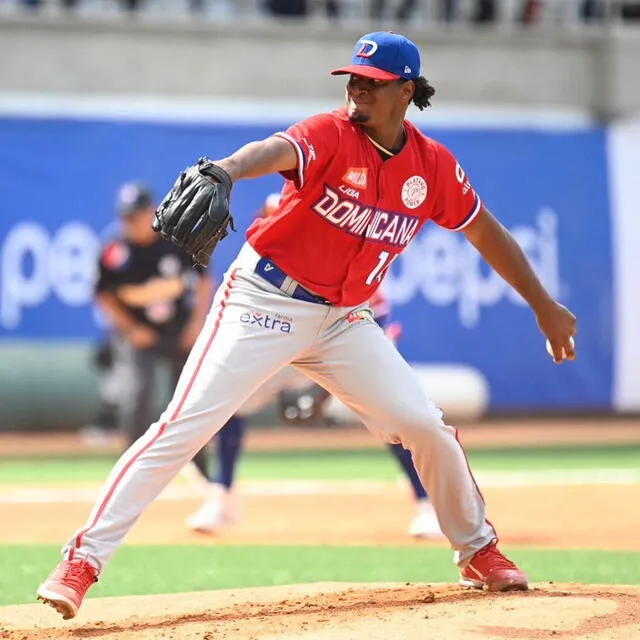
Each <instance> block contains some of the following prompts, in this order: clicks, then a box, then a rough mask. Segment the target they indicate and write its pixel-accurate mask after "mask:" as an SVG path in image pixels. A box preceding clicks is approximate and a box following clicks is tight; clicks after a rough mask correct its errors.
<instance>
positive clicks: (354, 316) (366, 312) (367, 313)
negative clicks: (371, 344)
mask: <svg viewBox="0 0 640 640" xmlns="http://www.w3.org/2000/svg"><path fill="white" fill-rule="evenodd" d="M361 320H371V321H372V322H373V313H372V312H371V309H358V311H349V313H347V322H348V323H349V324H353V323H354V322H360V321H361Z"/></svg>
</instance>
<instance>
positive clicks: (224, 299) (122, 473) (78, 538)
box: [69, 269, 238, 560]
mask: <svg viewBox="0 0 640 640" xmlns="http://www.w3.org/2000/svg"><path fill="white" fill-rule="evenodd" d="M237 271H238V269H235V270H234V271H233V272H232V273H231V276H230V277H229V281H228V282H227V284H226V286H225V290H224V293H223V295H222V300H221V301H220V311H219V312H218V317H217V318H216V321H215V324H214V325H213V331H212V332H211V335H210V336H209V339H208V340H207V344H206V345H205V347H204V349H203V350H202V354H201V355H200V359H199V360H198V364H197V365H196V368H195V369H194V371H193V374H192V375H191V378H190V380H189V383H188V384H187V388H186V389H185V390H184V393H183V394H182V397H181V398H180V402H178V406H177V407H176V408H175V410H174V412H173V413H172V414H171V417H170V418H169V420H168V421H167V422H164V423H163V424H162V425H161V426H160V428H159V429H158V433H156V435H155V436H153V438H151V440H150V441H149V442H147V444H146V445H145V446H144V447H142V449H140V451H138V453H136V454H135V455H134V456H133V457H132V458H131V460H129V462H127V464H126V465H125V466H124V467H123V468H122V471H120V473H119V474H118V476H117V477H116V479H115V481H114V483H113V485H112V486H111V488H110V489H109V491H108V492H107V495H106V496H105V498H104V500H103V501H102V504H101V505H100V508H99V509H98V511H97V513H96V515H95V517H94V519H93V520H92V521H91V524H90V525H89V526H88V527H85V528H84V529H83V530H82V531H80V532H79V533H78V535H77V536H76V543H75V547H74V548H73V549H72V550H71V551H70V553H69V560H73V554H74V551H75V550H76V549H79V548H80V545H81V543H82V538H83V536H84V535H85V534H86V533H87V532H88V531H90V530H91V529H93V527H95V526H96V524H97V522H98V520H99V519H100V517H101V516H102V514H103V513H104V510H105V509H106V508H107V505H108V504H109V501H110V500H111V498H112V497H113V494H114V492H115V490H116V489H117V488H118V485H119V484H120V482H121V481H122V478H124V476H125V475H126V473H127V471H129V469H130V468H131V466H132V465H133V463H134V462H135V461H136V460H138V458H140V456H141V455H142V454H143V453H144V452H145V451H148V450H149V448H150V447H152V446H153V445H154V443H155V442H157V440H158V439H159V438H160V436H161V435H162V434H163V433H164V432H165V430H166V428H167V425H168V424H169V423H170V422H173V421H174V420H175V419H176V418H177V417H178V414H179V413H180V411H181V410H182V407H183V406H184V403H185V402H186V400H187V397H188V395H189V392H190V391H191V388H192V387H193V383H194V382H195V380H196V377H197V375H198V373H199V372H200V369H201V367H202V363H203V361H204V358H205V356H206V355H207V352H208V351H209V349H210V347H211V344H212V343H213V340H214V338H215V337H216V334H217V333H218V329H219V328H220V323H221V321H222V314H223V313H224V310H225V308H226V306H227V300H228V299H229V295H230V294H231V288H232V285H233V281H234V280H235V277H236V273H237Z"/></svg>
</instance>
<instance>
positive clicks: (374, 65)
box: [331, 31, 420, 80]
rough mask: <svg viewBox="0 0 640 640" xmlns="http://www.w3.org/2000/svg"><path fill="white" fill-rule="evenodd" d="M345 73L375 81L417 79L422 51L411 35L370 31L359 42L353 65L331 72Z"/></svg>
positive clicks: (333, 73)
mask: <svg viewBox="0 0 640 640" xmlns="http://www.w3.org/2000/svg"><path fill="white" fill-rule="evenodd" d="M345 74H354V75H357V76H364V77H365V78H372V79H373V80H398V79H399V78H404V79H405V80H415V79H416V78H417V77H418V76H419V75H420V52H419V51H418V47H416V45H415V44H414V43H413V42H411V40H409V38H405V37H404V36H401V35H400V34H398V33H391V32H390V31H376V32H374V33H367V34H366V35H364V36H362V38H360V40H358V42H356V46H355V49H354V50H353V56H352V57H351V64H350V65H349V66H347V67H341V68H340V69H334V70H333V71H332V72H331V75H333V76H339V75H345Z"/></svg>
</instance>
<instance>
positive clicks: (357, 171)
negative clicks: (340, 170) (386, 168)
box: [342, 167, 367, 189]
mask: <svg viewBox="0 0 640 640" xmlns="http://www.w3.org/2000/svg"><path fill="white" fill-rule="evenodd" d="M342 180H343V181H344V182H346V183H347V184H350V185H351V186H352V187H355V188H356V189H366V188H367V168H366V167H360V168H354V167H350V168H349V169H347V172H346V173H345V174H344V176H342Z"/></svg>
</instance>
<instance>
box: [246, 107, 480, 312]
mask: <svg viewBox="0 0 640 640" xmlns="http://www.w3.org/2000/svg"><path fill="white" fill-rule="evenodd" d="M404 127H405V134H406V142H405V145H404V147H403V148H402V150H401V151H400V152H399V153H398V154H397V155H395V156H393V157H390V158H388V159H387V160H383V159H382V158H381V157H380V154H379V152H378V150H377V149H376V147H375V146H374V145H373V144H372V142H371V141H370V140H369V138H368V137H367V136H366V134H365V133H364V131H363V130H362V129H361V128H360V127H359V126H358V125H354V124H352V123H351V122H350V120H349V118H348V116H347V113H346V109H339V110H337V111H334V112H332V113H323V114H319V115H316V116H313V117H311V118H308V119H307V120H303V121H302V122H299V123H298V124H295V125H293V126H291V127H290V128H289V129H287V131H286V132H281V133H276V134H275V135H276V136H280V137H282V138H284V139H285V140H287V141H288V142H290V143H291V145H292V146H293V148H294V149H295V151H296V154H297V156H298V166H297V170H296V171H293V172H288V173H287V174H286V175H285V176H284V177H285V178H287V182H286V184H285V186H284V189H283V191H282V198H281V200H280V205H279V207H278V209H277V210H276V212H275V213H274V214H273V215H271V216H269V217H267V218H258V219H256V220H254V222H253V223H252V224H251V226H250V227H249V229H248V231H247V240H248V242H249V244H251V246H253V248H254V249H255V250H256V251H257V252H258V253H259V254H260V255H261V256H263V257H268V258H270V259H271V260H273V262H274V263H275V264H277V265H278V266H279V267H280V268H281V269H282V270H283V271H284V272H285V273H286V274H287V275H289V276H290V277H292V278H294V279H295V280H297V281H298V282H299V283H300V284H301V285H302V286H303V287H306V288H307V289H309V290H310V291H312V292H313V293H315V294H317V295H320V296H322V297H323V298H326V299H327V300H329V302H331V303H332V304H335V305H341V306H355V305H358V304H361V303H363V302H365V301H366V300H369V299H370V298H371V297H372V296H373V294H374V293H375V291H376V289H377V288H378V286H379V285H380V283H381V282H382V280H383V278H384V275H385V273H386V270H387V269H388V267H389V265H390V264H391V262H392V261H393V260H394V259H395V258H396V257H397V256H398V255H399V254H400V253H401V252H402V251H403V250H404V249H405V248H406V246H407V245H408V244H409V242H410V241H411V239H412V238H414V237H415V235H416V234H417V233H418V231H419V230H420V228H421V227H422V225H423V224H424V223H425V222H426V221H427V220H433V221H434V222H435V223H436V224H439V225H441V226H443V227H446V228H447V229H452V230H459V229H463V228H464V227H465V226H466V225H467V224H469V222H471V220H472V219H473V218H474V217H475V216H476V215H477V214H478V212H479V211H480V208H481V203H480V198H479V197H478V196H477V194H476V193H475V191H474V189H473V188H472V186H471V184H470V183H469V181H468V179H467V178H466V176H465V174H464V172H463V171H462V169H461V167H460V165H459V164H458V163H457V161H456V159H455V158H454V156H453V155H452V154H451V153H450V152H449V151H448V150H447V149H446V148H445V147H444V146H443V145H441V144H439V143H438V142H436V141H435V140H432V139H431V138H428V137H427V136H425V135H423V134H422V133H421V132H420V131H419V130H418V129H417V128H416V127H414V126H413V125H412V124H411V123H410V122H407V121H405V124H404Z"/></svg>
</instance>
